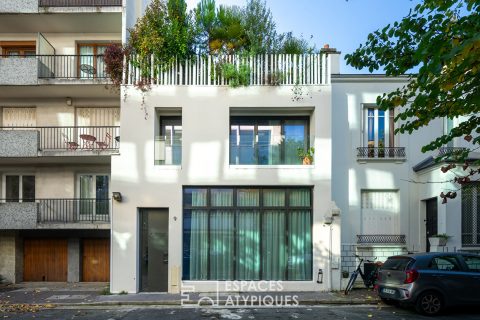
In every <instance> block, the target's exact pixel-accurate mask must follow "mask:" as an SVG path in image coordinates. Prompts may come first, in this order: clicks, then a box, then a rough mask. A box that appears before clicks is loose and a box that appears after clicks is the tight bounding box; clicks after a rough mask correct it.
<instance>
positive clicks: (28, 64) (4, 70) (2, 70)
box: [0, 57, 38, 86]
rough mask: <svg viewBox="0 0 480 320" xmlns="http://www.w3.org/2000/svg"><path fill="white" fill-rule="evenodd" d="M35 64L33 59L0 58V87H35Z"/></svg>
mask: <svg viewBox="0 0 480 320" xmlns="http://www.w3.org/2000/svg"><path fill="white" fill-rule="evenodd" d="M37 64H38V62H37V59H33V58H1V57H0V85H18V86H22V85H36V84H37V83H38V77H37V72H38V67H37Z"/></svg>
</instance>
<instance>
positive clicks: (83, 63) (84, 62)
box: [0, 55, 108, 85]
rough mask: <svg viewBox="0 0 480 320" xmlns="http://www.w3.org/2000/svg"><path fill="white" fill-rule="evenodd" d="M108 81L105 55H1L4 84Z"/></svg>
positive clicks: (94, 82)
mask: <svg viewBox="0 0 480 320" xmlns="http://www.w3.org/2000/svg"><path fill="white" fill-rule="evenodd" d="M107 82H108V75H107V74H106V72H105V62H104V61H103V56H102V55H35V56H28V57H12V56H0V85H41V84H52V83H54V84H55V83H57V84H102V85H104V84H105V83H107Z"/></svg>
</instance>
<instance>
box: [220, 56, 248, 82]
mask: <svg viewBox="0 0 480 320" xmlns="http://www.w3.org/2000/svg"><path fill="white" fill-rule="evenodd" d="M220 70H221V73H222V75H223V77H224V78H225V80H227V81H228V83H229V85H230V86H231V87H232V88H237V87H240V86H248V85H249V84H250V67H249V66H248V65H246V64H240V65H239V66H238V68H237V66H236V65H234V64H232V63H228V62H224V63H221V64H220Z"/></svg>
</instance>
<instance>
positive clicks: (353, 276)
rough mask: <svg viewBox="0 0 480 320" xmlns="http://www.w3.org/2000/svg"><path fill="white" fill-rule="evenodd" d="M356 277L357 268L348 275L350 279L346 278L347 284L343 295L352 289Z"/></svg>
mask: <svg viewBox="0 0 480 320" xmlns="http://www.w3.org/2000/svg"><path fill="white" fill-rule="evenodd" d="M357 277H358V270H355V271H354V272H353V273H352V275H351V276H350V280H348V284H347V286H346V287H345V295H348V293H349V292H350V290H352V288H353V285H354V283H355V280H357Z"/></svg>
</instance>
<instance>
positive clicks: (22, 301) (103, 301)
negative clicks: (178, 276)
mask: <svg viewBox="0 0 480 320" xmlns="http://www.w3.org/2000/svg"><path fill="white" fill-rule="evenodd" d="M107 288H108V284H107V283H75V284H72V283H45V282H40V283H38V282H37V283H22V284H16V285H8V286H3V287H0V307H1V306H2V305H4V306H5V305H39V307H41V306H44V307H55V306H118V305H145V306H155V305H158V306H180V305H181V303H182V298H183V300H184V304H189V305H197V304H198V302H199V301H201V302H200V304H201V305H205V306H208V305H211V304H212V301H213V302H214V303H217V302H218V305H220V306H222V305H225V303H226V301H228V299H233V300H236V299H239V301H241V302H243V303H247V304H249V303H250V301H254V300H255V301H258V300H260V299H264V298H265V297H266V296H270V297H278V299H285V297H287V296H290V297H293V296H296V300H297V301H298V303H299V304H300V305H320V304H348V305H351V304H377V303H378V302H379V299H378V298H377V296H376V294H375V292H373V291H371V290H366V289H355V290H353V291H352V292H351V293H350V294H349V295H348V296H345V295H344V294H343V292H260V293H259V292H250V293H248V292H243V293H220V294H219V295H218V296H217V294H216V293H189V295H188V297H187V296H183V297H182V296H181V295H180V294H169V293H138V294H110V295H109V294H105V293H106V291H107V290H108V289H107ZM282 297H283V298H282ZM266 299H267V302H268V301H271V299H270V300H269V298H266ZM237 301H238V300H237ZM245 301H247V302H245ZM284 301H285V300H284ZM290 302H292V300H291V298H290ZM227 305H228V303H227Z"/></svg>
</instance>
